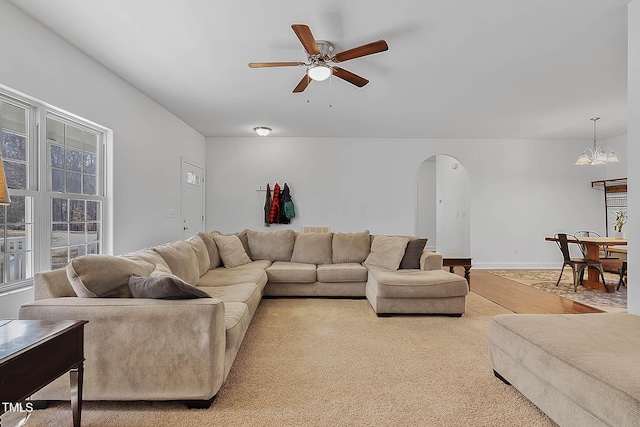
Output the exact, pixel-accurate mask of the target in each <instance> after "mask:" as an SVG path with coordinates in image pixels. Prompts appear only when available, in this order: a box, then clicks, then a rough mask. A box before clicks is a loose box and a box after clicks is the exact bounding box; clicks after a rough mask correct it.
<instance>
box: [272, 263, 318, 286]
mask: <svg viewBox="0 0 640 427" xmlns="http://www.w3.org/2000/svg"><path fill="white" fill-rule="evenodd" d="M267 276H268V277H269V281H270V282H284V283H313V282H315V281H316V266H315V264H300V263H295V262H274V263H273V264H272V265H271V267H269V268H267Z"/></svg>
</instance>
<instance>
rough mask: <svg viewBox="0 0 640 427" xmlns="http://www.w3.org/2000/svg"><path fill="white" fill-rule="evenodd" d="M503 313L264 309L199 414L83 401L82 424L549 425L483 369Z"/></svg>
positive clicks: (361, 303) (330, 304)
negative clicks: (492, 325) (382, 314)
mask: <svg viewBox="0 0 640 427" xmlns="http://www.w3.org/2000/svg"><path fill="white" fill-rule="evenodd" d="M508 312H509V311H508V310H506V309H504V308H502V307H500V306H498V305H496V304H494V303H492V302H490V301H488V300H486V299H484V298H482V297H480V296H478V295H475V294H473V293H471V294H470V295H469V297H468V299H467V313H466V314H465V315H464V316H463V317H462V318H451V317H445V316H396V317H390V318H378V317H376V315H375V314H374V312H373V310H372V309H371V307H370V306H369V303H368V302H367V301H366V300H349V299H286V298H285V299H264V300H263V301H262V303H261V305H260V307H259V308H258V311H257V313H256V315H255V318H254V320H253V323H252V324H251V327H250V328H249V331H248V332H247V336H246V338H245V341H244V343H243V345H242V348H241V350H240V353H239V355H238V358H237V359H236V361H235V363H234V365H233V369H232V371H231V373H230V375H229V378H228V380H227V382H226V383H225V384H224V386H223V388H222V390H221V391H220V393H219V394H218V398H217V400H216V401H215V402H214V404H213V405H212V406H211V408H210V409H207V410H193V409H192V410H188V409H186V408H185V407H184V406H183V405H182V404H180V403H176V402H164V403H162V402H154V403H148V402H129V403H121V402H120V403H118V402H102V403H101V402H87V403H85V406H84V411H83V426H84V427H90V426H96V427H97V426H99V427H109V426H118V427H123V426H136V427H144V426H149V427H151V426H153V427H161V426H172V427H174V426H507V425H508V426H553V425H554V423H553V422H552V421H551V420H550V419H549V418H547V417H546V416H545V415H544V414H543V413H542V412H540V411H539V410H538V409H537V408H536V407H535V406H534V405H533V404H531V403H530V402H529V401H528V400H526V399H525V398H524V397H523V396H522V395H520V394H519V393H518V392H517V391H516V390H515V389H513V388H512V387H510V386H507V385H505V384H503V383H502V382H501V381H499V380H498V379H497V378H495V377H494V376H493V372H492V370H491V369H490V368H489V365H488V362H487V322H488V320H489V318H490V317H491V316H492V315H495V314H499V313H508ZM158 374H159V375H171V373H170V372H159V373H158ZM68 406H69V404H68V403H66V404H62V403H55V404H54V405H52V406H50V407H49V408H47V409H45V410H40V411H36V412H34V413H33V414H32V416H31V418H30V419H29V421H28V426H47V427H49V426H59V425H71V421H70V420H71V413H70V410H69V409H68Z"/></svg>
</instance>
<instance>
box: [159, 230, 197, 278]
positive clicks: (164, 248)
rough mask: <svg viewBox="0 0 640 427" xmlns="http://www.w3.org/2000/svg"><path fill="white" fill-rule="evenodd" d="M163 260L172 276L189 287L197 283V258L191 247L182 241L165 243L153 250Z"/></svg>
mask: <svg viewBox="0 0 640 427" xmlns="http://www.w3.org/2000/svg"><path fill="white" fill-rule="evenodd" d="M153 250H154V251H156V252H157V253H158V254H160V256H161V257H162V258H163V259H164V261H165V262H166V264H167V265H168V266H169V269H170V270H171V273H172V274H175V275H176V276H178V277H179V278H181V279H182V280H184V281H185V282H187V283H188V284H190V285H195V284H196V283H198V279H199V278H200V271H199V268H198V258H197V257H196V253H195V252H194V251H193V249H192V248H191V245H190V244H189V243H187V242H185V241H184V240H177V241H175V242H171V243H167V244H166V245H160V246H156V247H154V248H153Z"/></svg>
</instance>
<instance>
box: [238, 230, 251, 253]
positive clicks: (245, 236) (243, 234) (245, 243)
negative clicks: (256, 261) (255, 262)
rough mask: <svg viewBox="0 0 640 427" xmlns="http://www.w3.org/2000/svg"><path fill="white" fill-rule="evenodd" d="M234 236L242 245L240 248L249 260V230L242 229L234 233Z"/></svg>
mask: <svg viewBox="0 0 640 427" xmlns="http://www.w3.org/2000/svg"><path fill="white" fill-rule="evenodd" d="M234 235H235V236H238V239H240V242H241V243H242V247H243V248H244V251H245V253H246V254H247V256H248V257H249V258H251V249H250V248H249V229H248V228H247V229H244V230H242V231H239V232H237V233H234Z"/></svg>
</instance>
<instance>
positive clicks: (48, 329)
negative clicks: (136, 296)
mask: <svg viewBox="0 0 640 427" xmlns="http://www.w3.org/2000/svg"><path fill="white" fill-rule="evenodd" d="M85 323H87V322H86V321H84V320H81V321H72V320H65V321H60V322H53V321H45V320H0V401H2V402H11V403H20V402H24V401H25V400H27V399H28V398H29V396H31V395H32V394H33V393H35V392H36V391H38V390H40V389H41V388H42V387H44V386H46V385H47V384H49V383H50V382H52V381H53V380H55V379H56V378H58V377H60V376H61V375H63V374H65V373H67V372H70V376H71V410H72V413H73V425H74V427H80V423H81V421H80V419H81V413H82V376H83V370H84V325H85Z"/></svg>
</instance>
